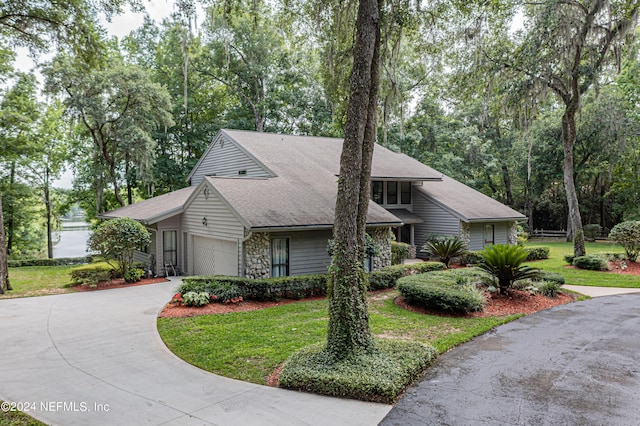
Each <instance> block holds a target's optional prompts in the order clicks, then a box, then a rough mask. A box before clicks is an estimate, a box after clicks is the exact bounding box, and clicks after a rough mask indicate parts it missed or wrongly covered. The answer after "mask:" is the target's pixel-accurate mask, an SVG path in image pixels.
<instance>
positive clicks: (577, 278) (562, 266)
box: [526, 242, 640, 288]
mask: <svg viewBox="0 0 640 426" xmlns="http://www.w3.org/2000/svg"><path fill="white" fill-rule="evenodd" d="M526 246H527V247H540V246H545V247H549V249H550V251H549V259H546V260H538V261H535V262H529V263H528V264H529V265H530V266H533V267H536V268H540V269H544V270H546V271H553V272H558V273H560V274H562V275H564V277H565V279H566V284H571V285H584V286H595V287H623V288H640V277H638V276H636V275H630V274H629V275H623V274H615V273H609V272H597V271H588V270H584V269H573V268H567V267H566V265H567V263H566V262H565V261H564V256H565V255H573V243H567V242H529V243H527V244H526ZM586 249H587V253H588V254H595V253H624V249H623V248H622V246H620V245H619V244H614V243H587V244H586Z"/></svg>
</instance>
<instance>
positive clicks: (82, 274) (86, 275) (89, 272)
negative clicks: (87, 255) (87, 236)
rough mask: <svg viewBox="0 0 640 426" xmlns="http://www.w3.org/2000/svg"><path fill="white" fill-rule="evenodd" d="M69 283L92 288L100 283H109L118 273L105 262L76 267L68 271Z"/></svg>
mask: <svg viewBox="0 0 640 426" xmlns="http://www.w3.org/2000/svg"><path fill="white" fill-rule="evenodd" d="M69 274H70V275H71V282H72V283H73V284H79V285H84V286H90V287H93V286H95V285H96V284H98V283H99V282H100V281H109V280H112V279H115V278H120V277H119V276H118V271H117V270H115V269H114V268H113V266H111V265H109V264H108V263H107V262H98V263H92V264H89V265H83V266H78V267H76V268H72V269H71V271H69Z"/></svg>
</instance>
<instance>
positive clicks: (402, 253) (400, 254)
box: [391, 241, 411, 265]
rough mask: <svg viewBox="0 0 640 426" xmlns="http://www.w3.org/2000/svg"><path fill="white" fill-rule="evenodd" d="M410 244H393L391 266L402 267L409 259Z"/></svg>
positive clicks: (394, 242) (393, 242)
mask: <svg viewBox="0 0 640 426" xmlns="http://www.w3.org/2000/svg"><path fill="white" fill-rule="evenodd" d="M409 247H411V246H410V245H409V244H406V243H399V242H396V241H392V242H391V264H392V265H400V264H402V262H403V261H404V260H405V259H406V258H407V256H408V254H409Z"/></svg>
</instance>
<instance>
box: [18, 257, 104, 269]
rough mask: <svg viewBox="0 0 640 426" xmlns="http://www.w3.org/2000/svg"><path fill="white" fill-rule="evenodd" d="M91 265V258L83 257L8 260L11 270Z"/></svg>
mask: <svg viewBox="0 0 640 426" xmlns="http://www.w3.org/2000/svg"><path fill="white" fill-rule="evenodd" d="M85 263H91V256H83V257H58V258H56V259H20V260H7V264H8V266H9V268H20V267H23V266H64V265H82V264H85Z"/></svg>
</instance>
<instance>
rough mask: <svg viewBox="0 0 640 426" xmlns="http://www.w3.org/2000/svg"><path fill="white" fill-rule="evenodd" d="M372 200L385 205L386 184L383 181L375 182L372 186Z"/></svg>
mask: <svg viewBox="0 0 640 426" xmlns="http://www.w3.org/2000/svg"><path fill="white" fill-rule="evenodd" d="M371 199H372V200H373V201H374V202H376V203H378V204H384V182H383V181H381V180H374V181H373V183H372V185H371Z"/></svg>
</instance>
